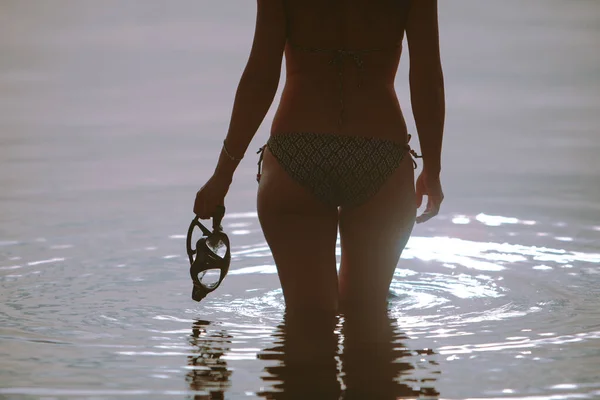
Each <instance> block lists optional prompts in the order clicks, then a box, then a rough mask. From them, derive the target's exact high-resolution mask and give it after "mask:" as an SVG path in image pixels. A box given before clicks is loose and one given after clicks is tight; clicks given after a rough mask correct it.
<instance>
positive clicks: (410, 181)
mask: <svg viewBox="0 0 600 400" xmlns="http://www.w3.org/2000/svg"><path fill="white" fill-rule="evenodd" d="M405 33H406V36H407V42H408V48H409V53H410V74H409V80H410V94H411V103H412V108H413V115H414V118H415V122H416V127H417V133H418V135H419V142H420V144H421V151H422V157H423V170H422V172H421V174H420V175H419V177H418V179H417V181H416V188H415V183H414V182H415V181H414V171H413V163H414V160H411V155H412V156H416V153H414V152H412V151H411V150H410V147H409V146H408V141H409V139H410V135H408V132H407V128H406V124H405V121H404V116H403V114H402V110H401V108H400V105H399V102H398V98H397V96H396V92H395V90H394V78H395V75H396V72H397V69H398V64H399V61H400V55H401V50H402V41H403V38H404V34H405ZM284 54H285V60H286V71H287V74H286V80H285V87H284V89H283V93H282V96H281V100H280V103H279V107H278V109H277V113H276V115H275V118H274V120H273V123H272V126H271V135H270V137H269V140H268V142H267V144H266V145H265V146H264V147H262V148H261V152H260V153H261V160H260V161H262V164H263V165H262V173H261V170H260V163H259V175H258V178H259V182H260V184H259V188H258V204H257V205H258V216H259V220H260V223H261V226H262V229H263V232H264V235H265V238H266V240H267V242H268V244H269V247H270V248H271V251H272V253H273V257H274V259H275V263H276V265H277V270H278V274H279V279H280V282H281V286H282V289H283V295H284V298H285V302H286V311H290V312H296V311H299V312H303V311H307V310H319V311H328V312H332V313H337V312H339V311H344V310H346V311H355V310H371V309H373V308H380V307H386V304H387V294H388V288H389V285H390V283H391V280H392V276H393V273H394V269H395V268H396V264H397V262H398V260H399V258H400V254H401V252H402V250H403V249H404V247H405V245H406V243H407V241H408V238H409V236H410V234H411V231H412V228H413V226H414V223H415V219H416V222H417V223H419V222H424V221H427V220H428V219H430V218H431V217H433V216H435V215H436V214H437V213H438V211H439V208H440V204H441V202H442V200H443V193H442V188H441V183H440V170H441V163H440V159H441V147H442V134H443V125H444V116H445V101H444V84H443V74H442V67H441V61H440V51H439V35H438V18H437V1H436V0H257V20H256V30H255V36H254V41H253V45H252V50H251V52H250V57H249V60H248V63H247V65H246V68H245V70H244V73H243V75H242V78H241V80H240V83H239V86H238V89H237V93H236V97H235V101H234V105H233V112H232V116H231V121H230V125H229V131H228V133H227V136H226V138H225V140H224V141H223V147H222V150H221V153H220V156H219V160H218V163H217V166H216V169H215V172H214V174H213V175H212V177H211V178H210V179H209V180H208V181H207V182H206V184H205V185H204V186H202V188H201V189H200V190H199V191H198V193H197V195H196V200H195V203H194V212H195V213H196V214H197V215H198V216H199V217H200V218H210V216H211V215H212V214H213V213H214V211H215V210H216V207H217V206H218V205H222V204H224V199H225V196H226V194H227V192H228V190H229V186H230V184H231V182H232V177H233V174H234V171H235V169H236V167H237V165H238V163H239V161H240V160H241V159H242V157H243V155H244V154H245V152H246V150H247V148H248V145H249V143H250V141H251V140H252V138H253V137H254V135H255V133H256V131H257V129H258V127H259V126H260V124H261V123H262V121H263V119H264V117H265V114H266V113H267V111H268V109H269V107H270V106H271V104H272V102H273V98H274V96H275V93H276V91H277V86H278V84H279V78H280V73H281V63H282V58H283V55H284ZM263 156H264V159H263ZM424 195H426V196H427V207H426V210H425V211H424V213H423V214H422V215H419V216H416V210H417V208H418V207H419V206H420V204H421V202H422V199H423V196H424ZM338 229H339V234H340V238H341V265H340V270H339V276H338V273H337V270H336V255H335V248H336V240H337V233H338Z"/></svg>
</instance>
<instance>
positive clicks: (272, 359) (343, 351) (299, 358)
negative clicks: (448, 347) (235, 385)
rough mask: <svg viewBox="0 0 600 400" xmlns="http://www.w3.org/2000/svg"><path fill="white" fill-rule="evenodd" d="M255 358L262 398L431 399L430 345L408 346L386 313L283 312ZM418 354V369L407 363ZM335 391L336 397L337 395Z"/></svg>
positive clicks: (434, 366)
mask: <svg viewBox="0 0 600 400" xmlns="http://www.w3.org/2000/svg"><path fill="white" fill-rule="evenodd" d="M273 337H274V341H273V342H274V343H273V345H272V346H270V347H268V348H266V349H264V350H263V351H261V352H260V353H259V354H258V355H257V357H258V358H259V359H260V360H263V361H268V362H269V363H270V364H271V365H269V366H267V367H265V368H264V374H263V375H262V379H263V380H264V382H265V383H266V386H267V387H266V388H265V389H264V390H262V391H261V392H260V393H259V394H260V396H261V397H265V398H268V399H291V398H294V399H296V398H297V399H310V398H319V399H332V400H333V399H336V400H337V399H339V398H342V399H396V398H399V397H402V398H404V397H421V398H424V396H427V397H429V398H435V397H436V396H438V395H439V393H438V392H437V391H436V390H435V389H434V384H435V380H436V375H437V374H439V373H440V371H439V368H438V366H437V363H436V361H435V360H433V359H431V356H433V355H434V354H435V353H434V352H433V351H432V350H430V349H422V350H409V349H408V348H407V347H405V344H404V341H405V340H406V339H408V338H407V337H406V336H405V335H403V334H402V333H400V331H399V328H398V327H397V326H396V321H395V320H394V319H393V318H390V317H389V316H388V315H387V314H382V315H378V316H377V315H345V316H343V317H341V318H337V317H331V316H319V315H301V316H290V315H286V317H285V319H284V322H283V323H282V324H280V325H279V326H278V327H277V329H276V331H275V333H274V334H273ZM416 357H419V361H417V362H418V363H419V367H420V374H419V375H417V374H415V370H416V369H417V367H416V366H415V364H413V363H414V362H415V361H416V360H415V358H416ZM340 396H341V397H340Z"/></svg>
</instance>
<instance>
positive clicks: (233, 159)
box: [223, 140, 242, 162]
mask: <svg viewBox="0 0 600 400" xmlns="http://www.w3.org/2000/svg"><path fill="white" fill-rule="evenodd" d="M223 151H225V155H226V156H227V157H229V159H230V160H231V161H237V162H239V161H242V159H241V158H235V157H234V156H232V155H231V153H229V151H228V150H227V146H225V141H224V140H223Z"/></svg>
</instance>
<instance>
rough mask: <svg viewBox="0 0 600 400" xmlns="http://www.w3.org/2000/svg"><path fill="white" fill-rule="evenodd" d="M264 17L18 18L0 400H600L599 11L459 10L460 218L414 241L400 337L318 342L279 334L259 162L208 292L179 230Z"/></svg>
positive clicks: (4, 69) (452, 107) (188, 12)
mask: <svg viewBox="0 0 600 400" xmlns="http://www.w3.org/2000/svg"><path fill="white" fill-rule="evenodd" d="M253 13H254V3H252V2H240V3H239V4H236V7H228V6H225V5H217V4H216V3H215V2H208V1H200V2H193V1H180V2H177V5H176V6H175V5H172V4H169V5H167V4H166V3H164V2H155V1H144V2H141V1H132V2H128V3H122V2H117V1H114V0H110V1H104V2H101V3H98V2H92V1H67V0H63V1H62V2H59V3H50V2H40V3H36V4H35V5H34V6H32V5H31V4H27V5H26V4H24V3H22V2H18V1H16V0H15V1H4V2H2V3H1V4H0V53H1V54H2V57H0V93H1V95H0V188H1V189H0V288H1V290H0V300H1V301H0V398H7V399H13V398H45V399H52V398H93V399H101V398H144V399H148V398H161V399H162V398H173V399H175V398H197V399H208V398H214V399H217V398H227V399H238V398H257V397H258V398H261V397H262V398H277V396H276V395H275V394H273V393H274V392H276V391H278V390H285V391H287V393H300V394H305V395H306V396H305V398H308V397H311V396H312V397H314V396H315V395H314V392H315V391H319V390H320V391H322V392H326V393H329V395H330V398H337V397H336V396H337V394H339V392H340V391H342V390H345V391H346V393H347V398H352V396H355V397H356V398H377V394H373V393H370V394H365V391H369V390H370V391H372V392H373V391H377V390H378V391H379V394H378V395H381V396H384V395H386V396H387V397H386V398H393V396H398V397H401V396H405V397H409V396H421V397H423V398H427V397H429V398H440V399H464V398H471V399H479V398H486V399H494V398H502V399H505V398H509V399H517V398H525V399H536V400H537V399H563V398H600V372H599V371H600V350H599V349H600V317H599V314H598V311H597V307H598V300H597V299H598V296H599V295H600V289H599V288H600V212H599V211H600V206H599V204H600V185H598V181H599V178H600V172H599V171H600V158H599V157H598V156H597V155H598V153H599V152H600V140H599V139H598V136H597V129H598V127H599V126H600V114H599V113H598V112H597V110H598V106H599V105H600V79H599V78H598V76H600V75H599V73H600V70H599V67H598V66H599V65H600V56H598V54H597V52H596V51H594V48H595V47H597V41H598V38H599V37H600V36H599V34H600V3H597V2H592V1H587V2H586V1H580V2H564V1H550V0H547V1H542V0H531V1H528V2H526V3H523V2H518V1H516V0H511V1H503V2H494V3H491V2H486V3H485V4H483V2H480V1H476V0H455V1H453V2H452V5H450V4H447V3H442V4H440V18H441V33H442V48H443V62H444V68H445V73H446V85H447V98H448V99H447V103H448V119H447V130H446V139H445V144H444V145H445V148H444V151H445V153H444V160H443V162H444V175H443V182H444V185H445V192H446V195H447V200H446V202H445V204H444V207H443V210H442V215H440V216H439V217H438V218H436V219H435V220H432V221H431V222H430V223H427V224H425V225H420V226H418V227H417V228H416V229H415V231H414V235H413V238H412V239H411V240H410V242H409V244H408V247H407V249H406V251H405V252H404V254H403V256H402V260H401V262H400V263H399V265H398V269H397V271H396V277H395V279H394V282H393V284H392V290H391V294H390V317H391V320H389V321H388V320H385V319H380V320H374V321H368V322H365V323H364V324H360V323H359V324H355V325H353V324H354V323H353V322H351V321H344V320H336V321H324V322H323V321H317V320H315V321H311V322H310V323H309V324H308V326H310V327H311V328H312V329H310V330H308V331H307V332H305V333H306V335H307V336H306V337H304V336H302V335H299V332H302V330H300V329H292V328H289V327H287V325H284V324H282V321H283V304H282V296H281V291H280V289H279V284H278V280H277V275H276V274H275V268H274V265H273V260H272V257H271V255H270V253H269V250H268V247H267V246H266V244H265V241H264V238H263V236H262V233H261V231H260V228H259V225H258V221H257V218H256V214H255V212H254V211H255V205H254V202H255V199H254V196H255V191H256V183H255V181H254V174H255V173H256V172H255V167H256V164H255V163H256V159H255V157H252V155H253V153H252V152H251V151H249V152H248V157H247V158H246V159H245V160H244V161H243V162H242V164H241V166H240V169H239V171H238V173H237V175H236V178H235V181H234V184H233V186H232V189H231V191H230V196H229V197H228V199H227V211H228V212H227V215H226V217H225V219H224V221H223V225H224V228H225V231H226V232H228V234H229V236H230V238H231V240H232V245H233V249H232V250H233V253H232V257H233V260H232V268H231V272H230V274H229V276H228V277H227V279H226V280H225V281H224V282H223V284H222V286H221V287H220V288H219V289H218V290H217V292H215V293H213V294H211V295H209V297H208V298H207V299H206V300H205V301H203V302H202V303H200V304H197V303H195V302H193V301H192V300H191V299H190V294H191V281H190V279H189V275H188V270H187V268H188V263H187V257H186V255H185V250H184V247H185V245H184V235H185V232H186V229H187V225H188V224H189V221H190V220H191V217H192V211H191V208H192V202H193V198H194V194H195V191H196V190H197V189H198V188H199V186H200V185H201V184H202V183H203V182H204V180H205V179H206V178H207V177H208V176H209V174H210V173H211V170H212V167H213V165H214V162H215V160H216V155H217V151H218V148H219V145H220V141H221V140H222V138H223V135H224V132H225V130H226V129H227V124H228V113H229V112H230V110H231V102H232V100H233V95H234V90H235V86H236V84H237V80H238V78H239V75H240V73H241V70H242V69H243V67H244V63H245V61H246V58H247V55H248V49H249V45H250V42H251V39H252V37H251V32H252V29H253V26H254V14H253ZM404 61H406V60H404ZM406 64H407V63H406V62H405V63H404V65H403V67H402V70H401V71H400V73H399V76H398V91H399V93H400V98H401V103H402V105H403V108H404V110H405V112H406V114H407V116H409V115H410V103H409V101H408V94H407V93H408V92H407V90H406V86H407V85H406V79H405V78H406V72H407V65H406ZM270 116H272V111H271V112H270V114H269V116H268V117H267V121H269V117H270ZM408 119H409V120H410V118H408ZM411 127H412V125H411ZM267 135H268V124H264V126H263V127H261V129H260V131H259V132H258V134H257V136H256V138H255V139H254V141H253V143H252V145H251V149H253V148H256V149H257V148H258V147H259V146H260V145H261V144H262V143H263V142H264V141H265V140H266V138H267ZM300 326H302V325H300ZM308 339H310V340H308ZM392 361H393V362H392ZM361 396H362V397H361Z"/></svg>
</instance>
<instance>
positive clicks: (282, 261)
mask: <svg viewBox="0 0 600 400" xmlns="http://www.w3.org/2000/svg"><path fill="white" fill-rule="evenodd" d="M257 206H258V217H259V220H260V224H261V227H262V229H263V233H264V235H265V238H266V240H267V243H268V244H269V247H270V248H271V252H272V253H273V258H274V260H275V264H276V266H277V271H278V274H279V280H280V282H281V286H282V289H283V294H284V297H285V302H286V307H287V308H288V309H304V308H306V309H322V310H329V311H333V310H337V306H338V281H337V271H336V257H335V246H336V240H337V226H338V213H337V208H336V207H332V206H327V205H325V204H324V203H323V202H321V201H319V200H318V199H316V198H315V197H314V195H312V194H311V193H310V192H309V191H308V190H307V189H306V188H304V187H303V186H301V185H300V184H298V182H296V181H295V180H293V179H292V178H291V177H290V176H289V175H288V174H287V173H286V172H285V170H284V169H283V168H282V167H281V165H279V163H278V161H277V160H276V159H275V157H273V155H272V154H271V153H270V152H269V150H268V148H266V149H265V153H264V160H263V171H262V176H261V180H260V185H259V188H258V204H257Z"/></svg>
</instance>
